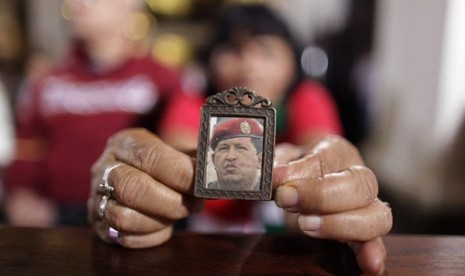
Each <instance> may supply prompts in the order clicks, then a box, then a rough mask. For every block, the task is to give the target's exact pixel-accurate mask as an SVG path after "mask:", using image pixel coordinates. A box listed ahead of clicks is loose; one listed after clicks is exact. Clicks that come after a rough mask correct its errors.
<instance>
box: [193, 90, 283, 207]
mask: <svg viewBox="0 0 465 276" xmlns="http://www.w3.org/2000/svg"><path fill="white" fill-rule="evenodd" d="M220 126H221V127H220ZM275 129H276V110H275V109H274V108H273V107H272V106H271V101H270V100H268V99H267V98H265V97H262V96H260V95H258V94H257V93H256V92H254V91H252V90H250V89H248V88H244V87H234V88H231V89H229V90H225V91H223V92H220V93H217V94H215V95H213V96H210V97H208V98H207V100H206V103H205V104H204V106H203V107H202V110H201V118H200V130H199V141H198V148H197V166H196V174H195V188H194V194H195V196H197V197H201V198H208V199H221V198H223V199H243V200H270V199H271V196H272V170H273V160H274V145H275V132H276V130H275ZM218 133H220V134H218ZM225 133H227V135H228V136H226V134H225ZM213 135H214V136H215V138H214V137H212V136H213ZM221 135H222V136H221ZM219 136H221V137H222V138H223V139H224V140H227V139H231V138H237V136H239V137H247V138H248V137H251V139H250V140H249V139H243V141H245V140H246V141H254V145H255V149H256V154H257V158H258V160H261V162H260V163H259V164H260V167H259V168H258V169H257V175H258V177H257V178H258V179H259V180H258V181H257V183H256V184H255V183H252V181H249V182H250V184H253V187H254V189H252V188H250V187H252V185H249V184H247V183H246V182H247V181H244V182H240V183H243V184H244V186H246V187H247V188H245V189H242V186H240V185H239V186H237V187H234V186H228V187H230V188H224V185H223V187H222V186H221V185H220V184H221V183H220V180H218V176H219V175H221V174H218V173H217V171H216V170H217V169H216V168H215V164H213V163H214V162H213V160H214V158H215V154H216V158H217V159H216V160H218V159H219V157H218V156H219V152H218V151H219V150H217V151H215V149H216V147H217V145H220V143H221V141H220V142H218V141H217V140H218V139H220V138H218V137H219ZM224 140H222V141H223V142H224ZM230 141H231V140H230ZM226 143H227V142H226ZM213 146H214V148H215V149H214V148H213ZM260 146H261V153H258V151H259V150H258V148H259V147H260ZM217 162H219V161H217ZM238 166H239V165H238ZM235 169H236V168H235V167H234V169H233V170H234V172H236V171H235ZM238 170H239V169H238ZM249 171H252V169H250V168H249ZM233 174H234V173H233ZM252 174H254V173H253V172H252ZM215 177H217V178H216V180H215ZM238 187H239V188H238Z"/></svg>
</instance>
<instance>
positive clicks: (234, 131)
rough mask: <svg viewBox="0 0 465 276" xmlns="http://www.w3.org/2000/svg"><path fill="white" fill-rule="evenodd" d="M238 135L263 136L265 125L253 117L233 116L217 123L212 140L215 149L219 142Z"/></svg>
mask: <svg viewBox="0 0 465 276" xmlns="http://www.w3.org/2000/svg"><path fill="white" fill-rule="evenodd" d="M236 137H250V138H260V139H261V138H263V126H262V125H261V124H260V123H259V122H258V121H257V120H255V119H252V118H231V119H227V120H224V121H220V122H219V123H217V124H216V125H215V128H214V129H213V134H212V137H211V140H210V146H211V148H212V149H213V150H214V149H215V148H216V146H217V145H218V142H220V141H222V140H226V139H230V138H236Z"/></svg>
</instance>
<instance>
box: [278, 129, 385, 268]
mask: <svg viewBox="0 0 465 276" xmlns="http://www.w3.org/2000/svg"><path fill="white" fill-rule="evenodd" d="M276 157H277V158H276V162H275V166H276V167H275V168H274V171H273V185H274V187H275V189H276V190H275V195H274V198H275V201H276V204H277V205H278V206H279V207H281V208H283V209H284V210H286V211H288V212H291V213H295V214H297V215H298V219H297V222H298V228H299V229H300V230H301V231H302V232H303V233H305V234H306V235H308V236H311V237H315V238H325V239H334V240H339V241H344V242H349V244H350V245H351V247H352V248H353V250H354V251H355V253H356V255H357V261H358V264H359V266H360V267H361V269H362V270H363V271H365V272H367V273H370V274H380V273H383V271H384V263H385V260H386V250H385V247H384V244H383V241H382V239H381V237H382V236H383V235H385V234H386V233H388V232H389V231H390V229H391V227H392V213H391V209H390V208H389V206H388V205H387V204H385V203H384V202H382V201H380V200H379V199H378V198H377V194H378V183H377V180H376V177H375V175H374V174H373V172H372V171H371V170H369V169H368V168H366V167H365V166H364V163H363V161H362V158H361V157H360V155H359V153H358V151H357V150H356V149H355V147H354V146H353V145H351V144H350V143H348V142H347V141H346V140H344V139H343V138H340V137H336V136H335V137H326V138H325V139H322V140H321V141H320V142H319V143H317V144H316V145H315V146H313V147H312V148H310V149H307V150H305V151H303V150H302V148H298V147H294V146H292V145H289V144H286V145H284V148H282V147H281V146H277V147H276ZM292 160H294V161H292Z"/></svg>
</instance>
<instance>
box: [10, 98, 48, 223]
mask: <svg viewBox="0 0 465 276" xmlns="http://www.w3.org/2000/svg"><path fill="white" fill-rule="evenodd" d="M36 92H37V91H36V90H30V91H27V92H25V93H26V94H23V95H22V97H21V98H20V103H19V106H18V108H17V110H18V111H17V117H18V127H17V133H16V134H17V135H16V152H15V156H14V160H13V162H12V163H11V164H10V166H8V167H7V168H6V169H5V207H4V208H5V215H6V217H7V219H8V221H9V223H10V224H12V225H17V226H35V227H46V226H51V225H53V224H54V222H55V217H56V210H55V206H54V204H53V203H52V202H50V201H49V200H48V199H46V198H45V197H43V196H41V195H40V190H41V189H42V187H41V184H43V182H42V174H43V172H44V166H43V163H42V158H43V155H44V151H45V148H46V146H45V143H44V140H43V139H42V138H41V137H42V135H41V125H42V124H41V121H40V116H39V114H38V112H37V106H38V105H37V94H36Z"/></svg>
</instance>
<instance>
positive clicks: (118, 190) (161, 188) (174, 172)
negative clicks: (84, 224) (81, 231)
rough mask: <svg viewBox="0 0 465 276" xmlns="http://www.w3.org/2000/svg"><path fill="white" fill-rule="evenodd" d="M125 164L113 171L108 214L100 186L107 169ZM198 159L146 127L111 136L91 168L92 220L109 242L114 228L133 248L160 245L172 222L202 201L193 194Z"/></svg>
mask: <svg viewBox="0 0 465 276" xmlns="http://www.w3.org/2000/svg"><path fill="white" fill-rule="evenodd" d="M118 163H122V164H123V165H120V166H118V167H116V168H115V169H113V170H112V171H111V173H110V174H109V176H108V180H109V183H110V185H111V186H112V187H114V191H113V192H111V199H110V200H109V201H108V203H107V205H106V208H105V212H104V217H103V219H100V218H99V215H98V208H99V204H100V202H101V200H102V196H103V195H102V194H101V193H99V192H98V186H99V184H100V183H101V182H102V176H103V174H104V171H105V169H106V168H109V167H111V166H113V165H115V164H118ZM194 164H195V160H194V159H193V158H191V157H189V156H188V155H186V154H184V153H181V152H179V151H176V150H174V149H173V148H171V147H169V146H167V145H166V144H165V143H163V142H162V141H161V140H160V139H159V138H157V137H156V136H155V135H153V134H151V133H150V132H148V131H146V130H142V129H130V130H126V131H122V132H120V133H118V134H116V135H114V136H113V137H112V138H111V139H109V141H108V144H107V147H106V149H105V151H104V153H103V154H102V156H101V157H100V159H99V160H98V161H97V162H96V163H95V164H94V166H93V168H92V189H91V192H90V197H89V199H88V202H87V207H88V210H89V222H90V224H91V225H93V227H94V229H95V231H96V232H97V234H98V235H99V236H100V238H102V239H103V240H104V241H106V242H109V243H112V242H115V240H114V239H113V238H112V237H111V235H110V233H109V227H112V228H114V229H116V230H117V231H119V236H118V238H117V239H116V242H117V243H119V244H120V245H122V246H125V247H129V248H142V247H151V246H156V245H159V244H161V243H163V242H165V241H167V240H168V239H169V238H170V237H171V235H172V232H173V222H174V221H176V220H180V219H182V218H185V217H187V216H188V215H189V214H190V213H191V212H193V211H194V210H195V209H197V208H198V207H200V206H201V200H200V199H197V198H195V197H194V196H193V189H194V187H193V183H194V171H195V170H194Z"/></svg>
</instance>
